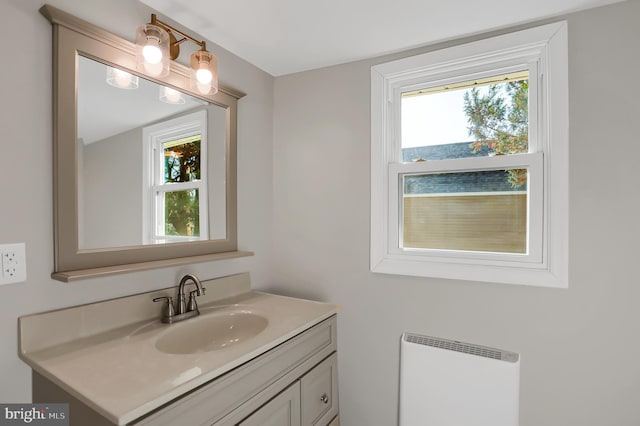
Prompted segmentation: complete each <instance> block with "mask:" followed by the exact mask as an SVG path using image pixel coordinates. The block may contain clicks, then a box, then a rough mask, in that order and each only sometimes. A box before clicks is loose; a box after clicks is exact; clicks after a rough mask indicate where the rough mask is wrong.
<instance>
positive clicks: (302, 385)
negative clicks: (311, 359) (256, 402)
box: [239, 353, 338, 426]
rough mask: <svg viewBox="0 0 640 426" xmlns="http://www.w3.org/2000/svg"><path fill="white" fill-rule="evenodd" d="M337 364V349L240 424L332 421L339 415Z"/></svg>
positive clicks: (323, 425)
mask: <svg viewBox="0 0 640 426" xmlns="http://www.w3.org/2000/svg"><path fill="white" fill-rule="evenodd" d="M337 367H338V362H337V356H336V354H335V353H334V354H332V355H330V356H329V357H328V358H326V359H325V360H324V361H322V362H321V363H320V364H318V365H317V366H316V367H315V368H314V369H313V370H311V371H309V372H308V373H307V374H305V375H304V376H303V377H302V378H301V379H300V380H298V381H296V382H295V383H294V384H293V385H291V386H290V387H289V388H287V389H286V390H285V391H283V392H282V393H280V394H279V395H278V396H276V397H275V398H273V399H272V400H271V401H269V402H268V403H266V404H265V405H264V406H262V407H260V408H259V409H258V410H257V411H256V412H254V413H253V414H251V415H250V416H249V417H248V418H247V419H245V420H244V421H242V422H241V423H240V424H239V426H298V425H302V426H327V425H329V424H330V422H331V421H332V420H334V419H335V418H336V416H337V415H338V369H337ZM332 425H337V420H336V422H335V423H332Z"/></svg>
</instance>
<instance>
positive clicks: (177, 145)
mask: <svg viewBox="0 0 640 426" xmlns="http://www.w3.org/2000/svg"><path fill="white" fill-rule="evenodd" d="M162 149H163V152H164V183H173V182H191V181H194V180H199V179H200V135H196V136H192V137H189V138H184V139H180V140H177V141H171V142H165V143H163V144H162Z"/></svg>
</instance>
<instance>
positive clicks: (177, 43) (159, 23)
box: [151, 13, 207, 60]
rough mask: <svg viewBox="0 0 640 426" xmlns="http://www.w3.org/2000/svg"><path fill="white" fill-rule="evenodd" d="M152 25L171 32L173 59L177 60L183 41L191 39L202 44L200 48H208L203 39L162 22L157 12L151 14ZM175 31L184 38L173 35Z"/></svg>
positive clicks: (171, 56)
mask: <svg viewBox="0 0 640 426" xmlns="http://www.w3.org/2000/svg"><path fill="white" fill-rule="evenodd" d="M151 25H155V26H157V27H160V28H162V29H163V30H165V31H167V32H168V33H169V37H170V49H169V55H170V56H169V57H170V58H171V60H175V59H176V58H177V57H178V55H180V45H181V44H182V43H184V42H185V41H187V40H189V41H191V42H192V43H195V44H197V45H198V46H200V50H207V43H206V42H205V41H204V40H202V41H199V40H197V39H195V38H193V37H191V36H190V35H188V34H185V33H183V32H182V31H180V30H177V29H175V28H174V27H172V26H171V25H169V24H167V23H165V22H162V21H161V20H159V19H158V17H157V16H156V14H155V13H152V14H151ZM173 33H176V34H178V35H179V36H181V37H182V39H180V40H178V39H177V38H176V36H175V35H173Z"/></svg>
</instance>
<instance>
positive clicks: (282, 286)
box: [272, 1, 640, 426]
mask: <svg viewBox="0 0 640 426" xmlns="http://www.w3.org/2000/svg"><path fill="white" fill-rule="evenodd" d="M638 17H640V2H636V1H633V2H625V3H620V4H618V5H614V6H609V7H604V8H600V9H593V10H590V11H586V12H582V13H578V14H573V15H570V16H568V21H569V67H570V76H569V82H570V83H569V84H570V87H569V89H570V134H571V137H570V156H571V159H570V191H571V192H570V212H569V214H570V237H569V238H570V241H569V243H570V265H569V266H570V283H569V288H568V289H566V290H559V289H547V288H535V287H523V286H510V285H499V284H489V283H478V282H463V281H453V280H442V279H429V278H413V277H400V276H388V275H377V274H372V273H370V272H369V184H370V178H369V173H370V172H369V162H370V154H369V152H370V148H369V144H370V118H369V117H370V86H369V84H370V79H369V73H370V67H371V66H372V65H374V64H377V63H381V62H386V61H387V60H390V59H395V58H399V57H402V56H409V55H410V54H415V53H420V52H424V51H427V50H429V49H421V50H415V51H412V52H407V53H404V54H401V55H393V56H388V57H384V58H377V59H375V60H369V61H361V62H355V63H350V64H345V65H340V66H335V67H330V68H325V69H320V70H315V71H309V72H304V73H299V74H293V75H289V76H284V77H279V78H277V79H276V86H275V113H274V117H275V118H274V191H275V192H274V232H275V239H274V245H275V253H277V259H276V264H275V268H276V270H275V274H274V276H275V277H277V278H278V279H279V280H280V283H279V284H275V285H273V286H272V289H273V290H275V291H278V292H282V293H287V294H292V295H297V296H303V297H310V298H314V299H320V300H330V301H335V302H337V303H341V304H342V308H343V309H342V312H341V313H340V316H339V372H340V373H339V374H340V404H341V407H340V409H341V420H342V421H341V424H343V425H345V426H361V425H367V426H388V425H393V424H395V421H396V415H397V397H398V362H399V338H400V335H401V333H402V332H404V331H412V332H416V333H423V334H431V335H435V336H441V337H445V338H454V339H459V340H464V341H470V342H474V343H478V344H482V345H488V346H496V347H499V348H504V349H509V350H513V351H517V352H519V353H520V354H521V356H522V376H521V379H522V392H521V425H522V426H543V425H544V426H603V425H612V426H613V425H615V426H632V425H634V426H637V425H638V424H640V404H639V403H638V401H640V362H638V361H639V360H640V340H639V339H638V336H640V309H638V304H639V303H640V286H638V282H639V280H638V273H637V271H636V262H637V259H636V258H637V255H638V248H637V242H638V239H639V237H640V225H639V223H640V222H639V221H638V209H639V208H640V200H639V197H638V191H637V188H636V187H637V182H638V181H640V167H638V166H637V161H638V158H640V145H639V144H638V127H637V116H638V115H639V114H640V106H639V105H640V104H639V103H638V99H639V98H640V96H639V95H640V91H639V89H638V85H637V83H636V80H637V72H638V69H640V50H639V48H638V45H639V44H640V26H639V25H638V23H637V20H638ZM448 44H451V43H448ZM441 46H442V45H441ZM461 409H464V408H461Z"/></svg>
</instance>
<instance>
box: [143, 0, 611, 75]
mask: <svg viewBox="0 0 640 426" xmlns="http://www.w3.org/2000/svg"><path fill="white" fill-rule="evenodd" d="M140 1H141V2H142V3H145V4H147V5H149V6H150V7H152V8H153V9H155V10H157V11H158V12H160V14H162V15H165V16H167V17H170V18H171V19H173V20H175V21H176V22H179V23H181V24H182V25H184V26H185V27H187V28H189V29H191V30H193V31H194V32H197V33H199V34H201V35H202V36H203V37H206V38H207V39H209V40H211V41H213V42H215V43H217V44H218V45H220V46H222V47H223V48H225V49H227V50H229V51H230V52H232V53H234V54H236V55H237V56H240V57H241V58H244V59H245V60H247V61H248V62H250V63H252V64H254V65H255V66H257V67H259V68H261V69H262V70H264V71H266V72H268V73H269V74H271V75H274V76H279V75H284V74H290V73H294V72H298V71H304V70H309V69H315V68H320V67H324V66H329V65H335V64H340V63H346V62H351V61H354V60H358V59H364V58H369V57H375V56H379V55H382V54H385V53H391V52H397V51H402V50H405V49H409V48H412V47H418V46H424V45H427V44H431V43H434V42H437V41H442V40H447V39H453V38H457V37H461V36H464V35H471V34H476V33H480V32H486V31H490V30H493V29H499V28H504V27H507V26H511V25H514V24H518V23H525V22H530V21H533V20H537V19H541V18H547V17H552V16H557V15H560V14H564V13H568V12H574V11H577V10H582V9H588V8H592V7H596V6H601V5H605V4H610V3H617V2H619V1H622V0H526V1H525V0H384V1H383V0H322V1H313V2H312V1H309V0H235V1H211V0H140ZM214 53H215V52H214Z"/></svg>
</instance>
